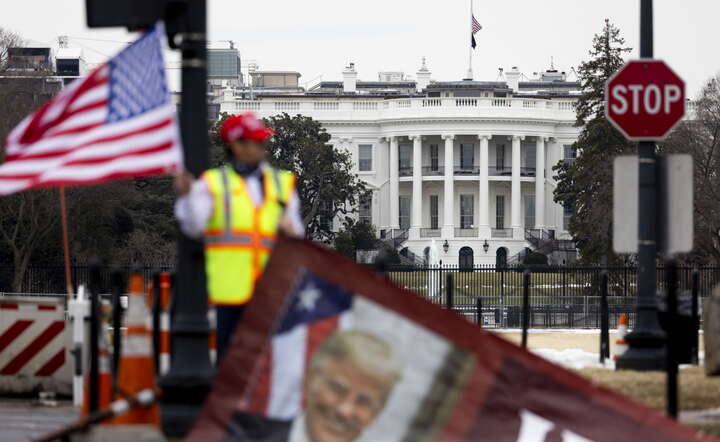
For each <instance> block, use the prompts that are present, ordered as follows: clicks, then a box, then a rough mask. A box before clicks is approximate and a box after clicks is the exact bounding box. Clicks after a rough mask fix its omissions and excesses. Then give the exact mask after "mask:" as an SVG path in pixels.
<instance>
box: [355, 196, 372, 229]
mask: <svg viewBox="0 0 720 442" xmlns="http://www.w3.org/2000/svg"><path fill="white" fill-rule="evenodd" d="M358 218H359V219H358V221H360V222H361V223H362V222H366V223H368V224H372V193H371V192H368V193H366V194H364V195H363V196H361V197H360V210H359V217H358Z"/></svg>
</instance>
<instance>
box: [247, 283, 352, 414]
mask: <svg viewBox="0 0 720 442" xmlns="http://www.w3.org/2000/svg"><path fill="white" fill-rule="evenodd" d="M296 287H297V288H296V289H295V291H294V293H293V294H292V296H291V297H290V301H289V303H288V306H287V309H286V311H285V314H284V315H283V316H282V320H281V321H280V322H279V324H278V325H277V327H276V328H275V331H274V333H273V336H272V343H271V345H270V346H268V347H266V349H267V350H266V353H265V354H264V355H263V357H262V358H261V362H260V363H259V364H258V365H257V366H256V370H255V373H254V378H255V379H254V380H253V381H252V382H251V384H253V385H255V388H254V389H253V390H252V391H250V392H249V393H250V394H249V396H248V397H246V400H245V401H243V402H244V403H243V405H242V406H241V408H242V411H243V412H246V413H249V414H253V415H257V416H265V417H268V418H272V419H279V420H291V419H293V418H294V417H295V416H296V415H297V414H299V413H300V412H301V411H302V403H303V383H304V378H305V372H306V369H307V366H308V364H309V362H310V357H311V356H312V354H313V353H314V352H315V350H316V349H317V347H318V346H319V345H320V344H321V343H322V342H323V341H324V340H325V339H327V338H328V337H329V336H330V335H331V334H332V333H333V332H334V331H335V330H345V329H348V328H350V327H351V322H352V306H353V296H352V295H351V294H350V293H348V292H345V291H343V290H341V289H339V288H337V287H336V286H334V285H332V284H330V283H328V282H326V281H324V280H322V279H320V278H318V277H316V276H314V275H313V274H311V273H305V275H304V277H303V278H302V279H301V280H300V282H299V283H298V284H297V286H296Z"/></svg>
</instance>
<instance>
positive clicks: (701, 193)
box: [663, 74, 720, 265]
mask: <svg viewBox="0 0 720 442" xmlns="http://www.w3.org/2000/svg"><path fill="white" fill-rule="evenodd" d="M690 116H691V118H689V119H688V120H686V121H684V122H683V123H682V124H681V125H680V126H679V127H678V128H677V129H676V130H675V131H674V132H673V133H672V135H671V137H670V138H669V139H668V141H667V142H666V143H665V144H664V145H663V150H665V151H666V152H687V153H689V154H691V155H692V157H693V162H694V174H695V177H694V180H695V182H694V187H695V201H694V203H695V204H694V205H695V213H694V218H695V252H694V254H693V258H694V259H695V260H696V261H697V262H699V263H704V264H715V265H718V264H720V74H719V75H717V76H715V77H714V78H712V79H710V80H708V82H707V83H706V84H705V86H704V87H703V89H702V91H701V92H700V95H699V97H698V98H697V99H696V100H695V101H693V102H692V104H691V106H690Z"/></svg>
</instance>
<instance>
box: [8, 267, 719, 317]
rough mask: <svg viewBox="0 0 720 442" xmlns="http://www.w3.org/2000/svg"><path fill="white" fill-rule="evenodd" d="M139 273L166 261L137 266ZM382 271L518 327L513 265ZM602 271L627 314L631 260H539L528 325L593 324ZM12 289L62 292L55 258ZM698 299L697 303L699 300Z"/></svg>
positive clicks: (704, 286)
mask: <svg viewBox="0 0 720 442" xmlns="http://www.w3.org/2000/svg"><path fill="white" fill-rule="evenodd" d="M132 268H133V267H131V266H125V267H103V268H102V270H101V278H100V279H101V287H100V288H101V292H103V293H109V292H110V288H111V274H112V272H113V271H114V270H119V271H120V272H121V273H123V274H125V275H126V276H127V275H128V274H129V273H130V271H131V270H132ZM138 269H139V270H140V271H141V272H142V273H143V274H144V276H145V277H146V278H150V277H151V275H152V274H153V273H155V272H159V271H172V270H173V266H169V265H156V266H141V267H138ZM385 271H386V274H387V276H388V278H390V279H391V280H392V281H394V282H395V283H396V284H398V285H399V286H401V287H403V288H405V289H408V290H411V291H413V292H416V293H418V294H419V295H421V296H423V297H425V298H427V299H429V300H430V301H433V302H435V303H437V304H439V305H442V306H448V305H452V308H453V310H455V311H458V312H461V313H462V314H464V315H465V316H466V317H467V318H468V319H471V320H473V321H478V320H482V322H483V324H484V325H485V326H486V327H503V328H505V327H507V328H519V327H520V326H521V322H520V321H521V318H522V314H521V309H522V290H523V274H522V272H521V271H516V270H514V269H508V268H504V269H503V268H497V267H494V266H475V267H470V268H459V267H457V266H442V267H439V266H435V267H431V266H428V267H417V266H398V267H389V268H387V269H386V270H385ZM605 271H606V272H607V274H608V306H609V311H610V327H615V326H616V324H617V319H618V317H619V315H620V314H621V313H626V314H628V316H629V320H630V326H631V327H632V326H633V324H634V321H635V297H636V290H637V268H636V267H610V268H600V267H546V268H542V269H535V270H531V272H532V274H531V279H530V290H529V294H530V326H531V327H536V328H597V327H599V326H600V320H601V315H600V285H601V276H602V273H603V272H605ZM693 272H697V274H698V288H697V289H698V292H699V295H700V297H701V298H703V297H706V296H708V295H709V294H710V292H711V290H712V288H713V287H714V286H715V285H716V284H718V283H720V267H699V268H692V267H681V268H680V269H679V293H680V296H681V298H682V294H683V291H685V292H688V291H690V290H691V289H692V275H693ZM89 273H90V266H87V265H75V266H72V267H71V274H72V280H73V285H74V286H75V287H76V288H77V286H78V285H79V284H87V282H88V280H89ZM449 274H450V275H452V280H453V290H452V299H448V290H447V275H449ZM657 275H658V276H657V279H658V287H659V289H660V290H659V291H662V290H663V288H664V286H665V269H664V268H663V267H659V268H658V273H657ZM13 276H14V270H13V267H12V266H0V292H4V293H9V292H14V291H16V290H14V288H13ZM19 291H21V292H24V293H64V291H65V273H64V268H63V266H61V265H58V266H33V267H30V268H29V269H28V270H27V272H26V274H25V277H24V279H23V281H22V284H21V287H20V288H19ZM701 305H702V303H701Z"/></svg>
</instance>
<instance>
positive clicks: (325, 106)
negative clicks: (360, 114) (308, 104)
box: [313, 101, 340, 110]
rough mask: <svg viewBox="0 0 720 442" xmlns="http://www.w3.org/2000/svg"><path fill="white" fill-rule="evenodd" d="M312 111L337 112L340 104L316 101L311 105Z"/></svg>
mask: <svg viewBox="0 0 720 442" xmlns="http://www.w3.org/2000/svg"><path fill="white" fill-rule="evenodd" d="M313 105H314V106H313V109H315V110H338V109H340V103H339V102H337V101H316V102H315V103H313Z"/></svg>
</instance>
